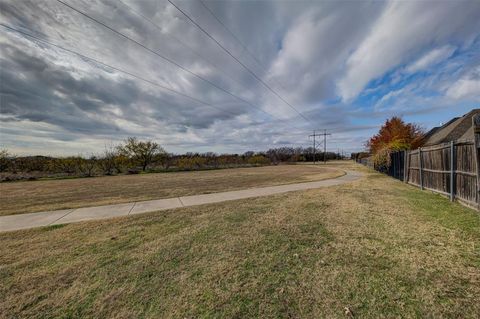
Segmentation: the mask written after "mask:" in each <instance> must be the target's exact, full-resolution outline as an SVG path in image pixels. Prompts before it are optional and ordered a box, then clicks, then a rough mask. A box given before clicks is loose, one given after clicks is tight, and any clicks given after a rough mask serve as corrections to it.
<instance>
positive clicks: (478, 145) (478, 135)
mask: <svg viewBox="0 0 480 319" xmlns="http://www.w3.org/2000/svg"><path fill="white" fill-rule="evenodd" d="M472 126H473V133H474V134H473V135H474V145H473V150H474V152H475V154H474V155H475V159H476V161H475V164H476V170H477V192H476V194H477V195H476V198H477V208H478V209H480V114H477V115H475V116H474V117H473V118H472Z"/></svg>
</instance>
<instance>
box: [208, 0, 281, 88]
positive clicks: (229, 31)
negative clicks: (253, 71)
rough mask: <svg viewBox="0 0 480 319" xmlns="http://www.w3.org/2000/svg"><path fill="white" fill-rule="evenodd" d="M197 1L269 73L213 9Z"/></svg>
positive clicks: (279, 84)
mask: <svg viewBox="0 0 480 319" xmlns="http://www.w3.org/2000/svg"><path fill="white" fill-rule="evenodd" d="M199 2H200V4H201V5H202V6H203V7H204V8H205V9H206V10H207V11H208V12H209V13H210V15H211V16H212V17H213V18H214V19H215V20H216V21H217V22H218V23H220V24H221V25H222V26H223V28H224V29H225V30H227V32H228V33H229V34H230V35H231V36H232V37H233V38H234V39H235V40H236V41H237V42H238V43H239V44H240V45H241V47H242V48H243V50H244V51H245V52H247V53H248V55H249V56H250V57H251V58H252V59H253V60H254V61H255V62H256V64H257V65H258V66H259V67H260V68H262V69H263V71H264V72H266V73H267V74H270V71H269V70H268V68H266V67H265V66H264V65H263V64H262V62H261V61H260V60H258V59H257V57H256V56H255V54H253V53H252V52H251V51H250V50H249V49H248V47H247V46H246V45H245V44H244V43H243V41H241V40H240V39H239V38H238V37H237V36H236V35H235V33H234V32H233V31H232V30H230V28H229V27H227V25H226V24H225V23H224V22H223V21H222V20H221V19H220V18H219V17H218V16H217V15H216V14H215V13H214V12H213V10H211V9H210V8H209V7H208V6H207V5H206V4H205V2H204V0H199ZM273 80H274V81H275V82H276V84H277V85H278V86H280V88H282V89H284V90H285V88H284V87H283V86H282V85H281V83H279V82H278V81H276V80H275V78H274V79H273Z"/></svg>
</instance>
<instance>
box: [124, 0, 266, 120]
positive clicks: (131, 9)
mask: <svg viewBox="0 0 480 319" xmlns="http://www.w3.org/2000/svg"><path fill="white" fill-rule="evenodd" d="M117 1H118V2H120V3H121V4H122V5H123V6H124V7H125V8H127V9H128V10H129V11H131V12H133V13H134V14H135V15H137V16H139V17H140V18H142V19H144V20H145V21H147V22H148V23H150V24H151V25H153V26H154V27H155V28H156V29H157V30H159V31H160V32H161V33H162V34H164V35H166V36H168V37H170V38H172V39H174V40H175V41H177V42H178V43H180V44H181V45H183V46H185V47H186V48H188V49H189V50H190V51H191V52H192V53H193V54H195V56H197V57H198V58H200V59H202V60H203V61H205V62H206V63H208V64H209V65H210V66H211V67H213V68H215V69H216V70H217V71H219V72H221V73H222V74H224V75H225V76H226V77H228V78H229V79H230V80H232V81H234V82H235V83H237V84H240V85H241V86H243V85H244V84H242V83H240V81H238V80H237V79H235V78H233V77H231V76H230V75H229V74H227V73H226V72H224V71H222V70H220V68H219V67H217V66H216V65H215V64H214V63H213V62H211V61H210V60H208V59H207V58H205V57H204V56H202V55H201V54H200V53H199V52H197V51H196V50H195V49H194V48H193V47H192V46H190V45H189V44H187V43H185V42H184V41H182V40H181V39H179V38H178V37H177V36H175V35H174V34H169V33H167V32H164V29H163V28H162V27H161V26H159V25H158V24H157V23H155V22H154V21H153V20H152V19H150V18H149V17H147V16H145V15H144V14H142V13H141V12H138V11H137V10H135V9H133V8H132V7H131V6H129V5H128V4H126V3H125V2H124V1H122V0H117ZM267 114H269V115H270V116H273V115H272V114H270V113H267Z"/></svg>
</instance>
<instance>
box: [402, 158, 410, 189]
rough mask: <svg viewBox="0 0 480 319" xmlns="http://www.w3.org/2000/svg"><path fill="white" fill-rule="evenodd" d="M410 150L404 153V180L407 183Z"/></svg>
mask: <svg viewBox="0 0 480 319" xmlns="http://www.w3.org/2000/svg"><path fill="white" fill-rule="evenodd" d="M408 152H409V151H408V150H405V152H404V153H403V181H404V182H405V183H408V180H407V179H408V164H407V160H408Z"/></svg>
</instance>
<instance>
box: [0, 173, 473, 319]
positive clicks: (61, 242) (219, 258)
mask: <svg viewBox="0 0 480 319" xmlns="http://www.w3.org/2000/svg"><path fill="white" fill-rule="evenodd" d="M360 169H362V168H360ZM0 242H1V243H2V245H0V265H1V266H0V281H1V283H2V284H1V285H0V317H5V318H12V317H37V318H51V317H64V318H71V317H82V318H83V317H91V318H105V317H111V318H113V317H114V318H159V317H162V318H163V317H166V318H212V317H214V318H254V317H258V318H291V317H294V318H326V317H328V318H345V317H348V316H350V314H347V315H346V314H345V309H346V308H347V309H348V311H349V312H350V313H351V314H353V316H354V317H355V318H374V317H388V318H392V317H402V318H441V317H444V318H475V317H478V315H479V314H480V302H479V300H480V217H479V214H478V213H477V212H474V211H473V210H470V209H467V208H464V207H462V206H460V205H458V204H455V203H450V202H449V201H448V200H447V199H445V198H443V197H441V196H438V195H435V194H431V193H428V192H421V191H420V190H418V189H416V188H413V187H411V186H408V185H405V184H403V183H401V182H398V181H395V180H393V179H390V178H388V177H385V176H382V175H379V174H376V173H368V174H367V176H366V177H365V178H364V179H362V180H359V181H356V182H354V183H351V184H346V185H342V186H336V187H332V188H324V189H318V190H309V191H300V192H293V193H287V194H283V195H277V196H270V197H264V198H257V199H248V200H240V201H234V202H226V203H220V204H214V205H205V206H199V207H190V208H183V209H178V210H172V211H163V212H157V213H150V214H145V215H140V216H135V217H123V218H117V219H113V220H103V221H98V222H85V223H77V224H70V225H60V226H53V227H46V228H40V229H32V230H26V231H17V232H10V233H1V234H0Z"/></svg>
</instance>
